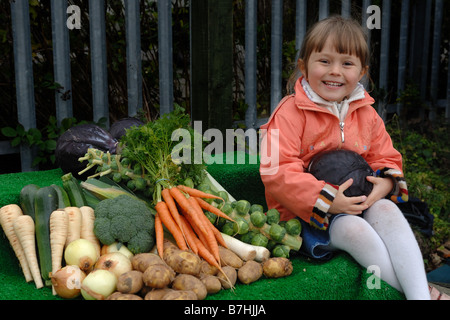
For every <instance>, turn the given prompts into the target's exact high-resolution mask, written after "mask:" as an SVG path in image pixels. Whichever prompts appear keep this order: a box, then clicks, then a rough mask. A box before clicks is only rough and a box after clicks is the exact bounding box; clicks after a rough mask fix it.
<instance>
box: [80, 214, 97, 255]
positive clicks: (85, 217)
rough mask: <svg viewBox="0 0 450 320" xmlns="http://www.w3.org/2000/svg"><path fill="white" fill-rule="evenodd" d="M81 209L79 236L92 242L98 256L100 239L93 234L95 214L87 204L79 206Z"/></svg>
mask: <svg viewBox="0 0 450 320" xmlns="http://www.w3.org/2000/svg"><path fill="white" fill-rule="evenodd" d="M80 211H81V233H80V237H81V238H82V239H86V240H89V241H90V242H92V243H93V244H94V246H95V249H96V250H97V254H98V256H100V250H101V246H100V241H99V240H98V238H97V237H96V236H95V234H94V221H95V214H94V209H92V208H91V207H88V206H83V207H80Z"/></svg>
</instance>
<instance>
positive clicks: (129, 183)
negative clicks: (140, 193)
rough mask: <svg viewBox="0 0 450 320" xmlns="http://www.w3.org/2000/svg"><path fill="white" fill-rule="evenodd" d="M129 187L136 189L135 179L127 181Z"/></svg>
mask: <svg viewBox="0 0 450 320" xmlns="http://www.w3.org/2000/svg"><path fill="white" fill-rule="evenodd" d="M127 188H128V189H130V190H133V191H134V190H135V189H136V182H135V181H134V180H129V181H128V182H127Z"/></svg>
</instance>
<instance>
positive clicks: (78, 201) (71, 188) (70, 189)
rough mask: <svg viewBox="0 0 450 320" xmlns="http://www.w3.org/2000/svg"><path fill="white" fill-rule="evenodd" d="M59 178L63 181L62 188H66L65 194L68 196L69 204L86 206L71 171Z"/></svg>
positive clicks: (81, 191)
mask: <svg viewBox="0 0 450 320" xmlns="http://www.w3.org/2000/svg"><path fill="white" fill-rule="evenodd" d="M61 179H62V181H63V187H64V190H66V192H67V195H68V196H69V200H70V205H71V206H73V207H78V208H81V207H82V206H86V205H87V201H86V197H85V196H84V193H83V190H82V189H81V186H80V184H79V183H78V180H77V179H75V178H74V176H73V175H72V173H70V172H69V173H66V174H65V175H63V176H62V177H61Z"/></svg>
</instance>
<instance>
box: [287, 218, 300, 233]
mask: <svg viewBox="0 0 450 320" xmlns="http://www.w3.org/2000/svg"><path fill="white" fill-rule="evenodd" d="M284 227H285V228H286V232H287V233H288V234H290V235H293V236H298V235H299V234H300V232H301V231H302V224H301V223H300V221H299V220H298V219H296V218H292V219H290V220H289V221H286V224H285V226H284Z"/></svg>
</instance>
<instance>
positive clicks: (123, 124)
mask: <svg viewBox="0 0 450 320" xmlns="http://www.w3.org/2000/svg"><path fill="white" fill-rule="evenodd" d="M142 124H144V122H142V121H141V120H139V119H137V118H133V117H130V118H123V119H120V120H117V121H116V122H114V123H113V124H112V126H111V128H110V129H109V133H110V134H111V135H112V136H113V138H114V139H116V140H120V138H121V137H122V136H123V135H124V134H125V131H126V129H129V128H131V127H133V126H136V127H138V126H140V125H142Z"/></svg>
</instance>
